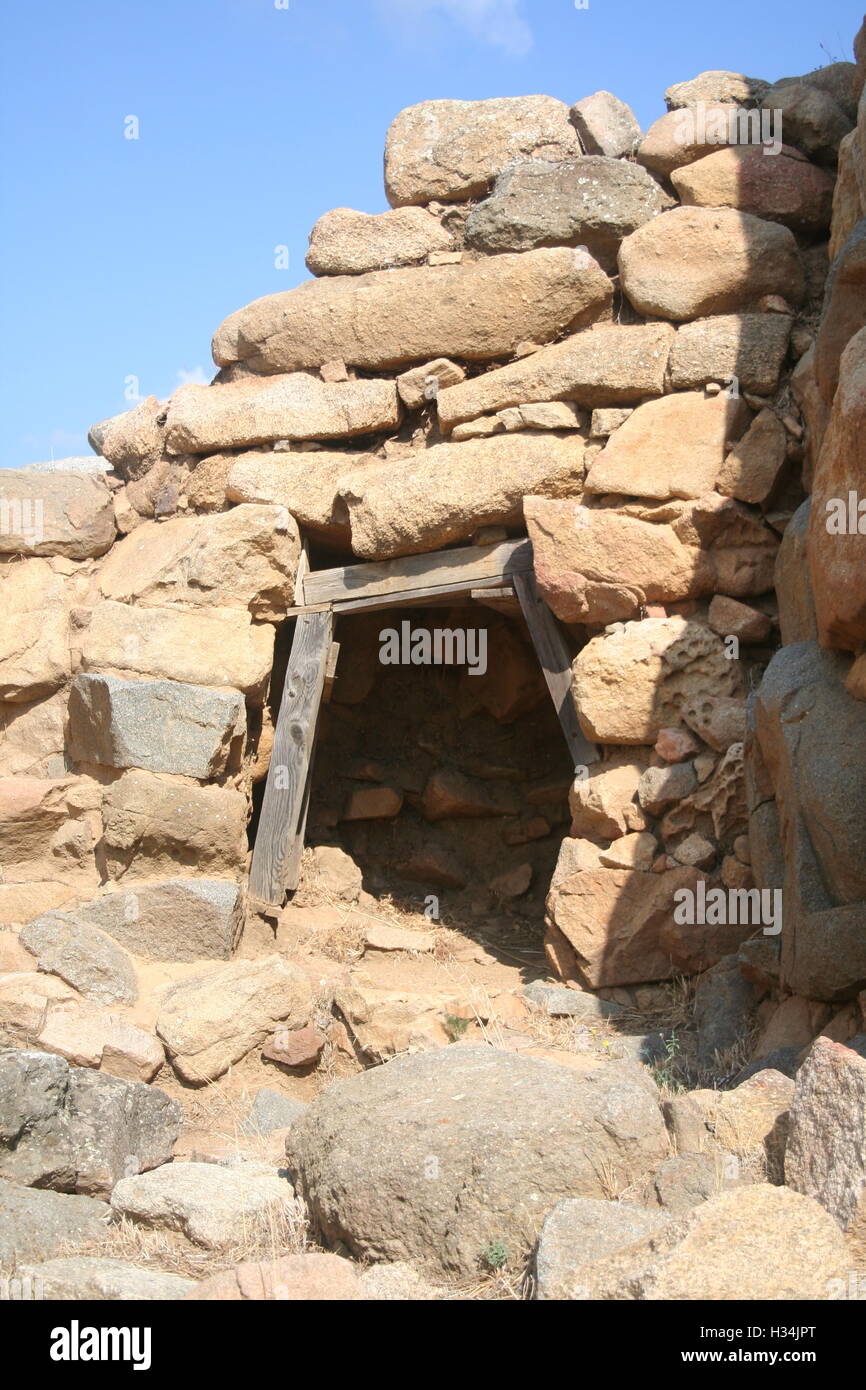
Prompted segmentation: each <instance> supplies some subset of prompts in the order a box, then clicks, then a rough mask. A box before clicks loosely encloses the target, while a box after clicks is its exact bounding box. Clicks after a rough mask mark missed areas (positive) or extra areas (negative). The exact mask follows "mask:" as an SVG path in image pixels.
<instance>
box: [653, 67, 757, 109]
mask: <svg viewBox="0 0 866 1390" xmlns="http://www.w3.org/2000/svg"><path fill="white" fill-rule="evenodd" d="M769 87H770V84H769V82H765V81H764V79H763V78H762V77H746V75H745V74H744V73H742V72H731V71H729V69H727V68H711V69H710V70H709V71H707V72H699V73H698V75H697V77H690V78H689V80H688V81H687V82H674V83H673V85H672V86H670V87H667V88H666V89H665V105H666V106H667V108H668V110H669V111H677V110H681V109H683V108H690V107H700V106H706V104H707V103H708V102H714V101H721V102H731V103H733V104H734V105H740V104H742V105H744V106H753V105H754V103H755V102H756V101H760V100H761V98H762V97H763V96H764V95H765V94H766V92H767V91H768V90H769Z"/></svg>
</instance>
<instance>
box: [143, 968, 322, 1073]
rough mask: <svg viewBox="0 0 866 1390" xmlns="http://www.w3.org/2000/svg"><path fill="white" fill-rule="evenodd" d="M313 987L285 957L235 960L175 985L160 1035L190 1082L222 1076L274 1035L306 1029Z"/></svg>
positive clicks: (166, 1003) (160, 1020) (168, 997)
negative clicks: (283, 1030)
mask: <svg viewBox="0 0 866 1390" xmlns="http://www.w3.org/2000/svg"><path fill="white" fill-rule="evenodd" d="M311 1005H312V996H311V990H310V984H309V982H308V980H307V977H306V975H304V974H303V973H302V971H300V970H299V969H298V967H297V966H294V965H292V964H290V963H289V962H288V961H285V960H283V959H282V958H281V957H280V956H266V957H264V958H263V959H262V960H256V961H246V960H240V961H234V962H232V963H231V964H229V965H222V966H220V967H219V968H218V969H213V970H211V971H208V972H207V973H203V974H201V975H193V976H190V977H189V978H188V979H186V980H184V981H182V982H181V983H180V984H178V985H175V986H173V988H172V989H170V990H169V991H168V993H167V994H166V995H165V996H164V997H163V1000H162V1004H161V1006H160V1010H159V1015H158V1018H157V1022H156V1031H157V1033H158V1034H159V1036H160V1037H161V1038H162V1040H163V1042H164V1043H165V1045H166V1047H167V1048H168V1051H169V1054H170V1056H171V1060H172V1065H173V1066H174V1068H175V1070H176V1071H177V1072H178V1074H179V1075H180V1076H181V1077H183V1079H184V1080H185V1081H190V1082H193V1083H203V1082H206V1081H210V1080H213V1078H214V1077H217V1076H221V1075H222V1073H223V1072H224V1071H226V1070H227V1069H228V1068H229V1067H230V1066H231V1065H232V1063H233V1062H237V1061H239V1060H240V1058H241V1057H244V1056H246V1054H247V1053H248V1052H250V1051H252V1049H253V1048H254V1047H256V1046H258V1045H259V1044H260V1043H262V1042H264V1040H265V1038H266V1037H268V1036H269V1035H270V1034H271V1033H273V1032H274V1030H275V1028H276V1027H277V1025H278V1024H282V1025H283V1026H284V1027H287V1028H298V1027H301V1026H303V1025H304V1024H305V1023H306V1022H307V1019H308V1017H309V1013H310V1009H311Z"/></svg>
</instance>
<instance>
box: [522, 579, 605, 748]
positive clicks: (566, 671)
mask: <svg viewBox="0 0 866 1390" xmlns="http://www.w3.org/2000/svg"><path fill="white" fill-rule="evenodd" d="M514 587H515V589H516V590H517V597H518V598H519V600H520V606H521V608H522V609H523V616H524V617H525V619H526V625H527V627H528V628H529V635H530V636H531V638H532V642H533V645H534V647H535V650H536V652H537V653H538V659H539V661H540V662H541V669H542V671H543V672H544V679H545V681H546V682H547V688H548V690H549V691H550V696H551V699H552V700H553V704H554V708H555V709H556V713H557V714H558V716H559V722H560V724H561V725H562V731H563V733H564V734H565V741H566V743H567V744H568V748H569V752H570V753H571V756H572V760H573V762H574V766H575V767H587V766H588V765H589V764H590V763H595V762H598V757H599V755H598V749H597V748H596V746H595V744H594V743H590V741H589V739H588V738H586V736H585V735H584V733H583V731H582V729H581V727H580V723H579V721H578V718H577V710H576V709H575V707H574V701H573V699H572V698H571V657H570V656H569V653H568V647H567V646H566V644H565V638H564V637H563V635H562V633H561V632H560V630H559V626H558V624H557V622H556V619H555V618H554V616H553V614H552V613H551V611H550V609H549V608H548V606H547V604H546V603H545V602H544V600H543V598H542V597H541V595H540V594H539V592H538V585H537V584H536V582H535V575H534V574H533V573H532V572H531V571H530V572H529V573H528V574H516V575H515V576H514Z"/></svg>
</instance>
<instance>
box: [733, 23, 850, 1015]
mask: <svg viewBox="0 0 866 1390" xmlns="http://www.w3.org/2000/svg"><path fill="white" fill-rule="evenodd" d="M855 54H856V56H857V68H856V77H855V81H854V86H853V92H851V93H849V101H850V102H851V104H852V106H853V104H854V103H855V102H857V101H858V100H859V105H857V107H856V116H857V124H856V128H855V129H853V130H851V131H849V133H848V134H846V135H845V137H844V139H843V140H842V141H841V144H840V147H839V176H838V179H837V182H836V190H835V194H834V200H833V220H832V226H831V233H830V255H831V257H832V260H831V264H830V270H829V274H828V277H827V289H826V295H825V299H824V305H823V312H822V314H821V317H820V322H819V324H818V326H817V332H816V334H815V340H814V344H813V345H812V347H811V348H810V349H809V351H808V352H807V353H806V354H805V355H804V356H803V357H802V358H801V359H800V361H799V363H798V365H797V369H796V371H795V373H794V376H793V379H792V383H791V385H792V388H793V391H794V393H795V396H796V398H797V400H798V402H799V404H800V408H801V410H802V414H803V418H804V420H805V425H806V436H805V442H806V462H807V468H806V477H805V484H806V487H807V489H808V490H809V492H810V494H811V495H810V496H809V497H808V498H807V500H806V501H805V502H803V504H802V505H801V507H800V508H799V509H798V511H797V512H796V514H795V516H794V518H793V520H792V521H791V523H790V525H789V527H788V529H787V531H786V533H785V538H784V541H783V543H782V546H781V549H780V552H779V559H778V563H777V570H776V589H777V593H778V599H779V612H780V619H781V635H782V640H783V642H784V646H783V647H782V648H781V650H780V651H779V652H778V653H777V654H776V656H775V657H774V658H773V661H772V662H771V663H770V666H769V668H768V669H767V673H766V675H765V677H764V680H763V682H762V684H761V687H760V689H759V691H758V693H757V699H756V705H755V716H754V728H753V733H752V739H751V746H750V756H749V774H750V776H749V784H750V785H749V809H750V813H751V814H750V826H751V829H750V834H751V840H752V846H753V862H754V864H755V870H756V875H757V878H758V881H759V882H760V883H761V884H762V885H764V886H767V887H774V888H781V889H782V891H783V894H784V901H785V905H786V917H787V925H786V929H785V931H784V932H783V934H782V938H781V940H782V950H781V981H782V985H783V987H784V989H785V991H786V992H787V993H788V994H789V996H790V997H789V998H788V999H787V1000H786V1001H785V1003H784V1004H783V1006H782V1008H783V1009H787V1010H788V1012H789V1015H790V1016H791V1017H794V1016H798V1017H801V1018H802V1017H803V1016H804V1015H806V1014H808V1013H809V1012H811V1013H812V1014H813V1015H814V1014H815V1013H816V1012H819V1013H824V1014H826V1013H827V1012H829V1011H830V1010H831V1009H832V1008H833V1007H836V1008H838V1007H839V1005H843V1006H844V1004H845V1001H849V1000H853V999H854V997H855V996H856V994H857V992H858V990H862V989H863V988H864V985H866V873H864V863H866V829H864V825H866V822H864V816H863V786H864V783H866V751H864V750H866V704H864V701H866V657H864V656H863V650H864V646H866V502H864V458H866V454H864V443H863V436H864V425H866V89H864V83H866V26H864V28H863V29H861V30H860V33H859V35H858V37H857V39H856V40H855ZM846 110H847V111H848V113H849V114H851V109H850V108H846ZM861 997H862V996H861ZM848 1007H849V1008H853V1009H854V1010H855V1011H856V1004H854V1005H848Z"/></svg>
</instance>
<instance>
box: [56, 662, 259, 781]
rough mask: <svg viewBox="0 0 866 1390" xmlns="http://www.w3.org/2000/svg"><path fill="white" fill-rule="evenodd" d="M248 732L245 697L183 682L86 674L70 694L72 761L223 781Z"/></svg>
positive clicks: (80, 678) (79, 678)
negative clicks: (224, 773)
mask: <svg viewBox="0 0 866 1390" xmlns="http://www.w3.org/2000/svg"><path fill="white" fill-rule="evenodd" d="M245 732H246V711H245V709H244V701H243V696H242V695H240V694H239V692H238V691H236V690H209V689H207V687H205V686H196V685H181V684H180V683H179V682H178V681H168V680H163V681H125V680H118V679H117V677H115V676H99V675H87V674H81V675H78V676H76V677H75V680H74V681H73V683H72V688H71V690H70V693H69V755H70V757H71V758H72V759H73V760H74V761H75V762H83V763H97V764H99V765H100V766H102V767H116V768H128V767H140V768H146V769H147V770H148V771H150V772H173V773H176V774H177V775H179V776H181V777H197V778H200V779H201V780H202V781H207V780H209V779H211V778H216V777H219V776H220V775H221V774H222V773H223V772H224V771H225V769H226V764H227V762H228V760H229V757H230V755H231V753H232V750H233V747H234V746H236V744H237V741H238V740H239V739H240V738H242V737H243V735H244V734H245Z"/></svg>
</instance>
